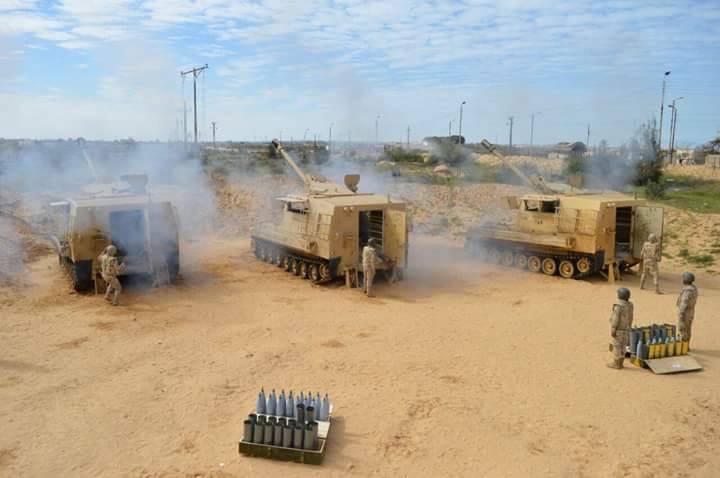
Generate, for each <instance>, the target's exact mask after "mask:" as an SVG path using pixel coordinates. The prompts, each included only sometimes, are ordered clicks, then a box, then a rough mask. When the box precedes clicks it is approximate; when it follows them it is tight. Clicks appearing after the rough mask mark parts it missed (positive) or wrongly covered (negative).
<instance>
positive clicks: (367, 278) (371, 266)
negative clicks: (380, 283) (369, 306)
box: [362, 238, 377, 297]
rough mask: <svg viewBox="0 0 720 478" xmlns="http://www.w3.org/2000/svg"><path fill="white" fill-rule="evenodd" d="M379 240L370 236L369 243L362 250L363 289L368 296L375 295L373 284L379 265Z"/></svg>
mask: <svg viewBox="0 0 720 478" xmlns="http://www.w3.org/2000/svg"><path fill="white" fill-rule="evenodd" d="M376 245H377V241H376V240H375V238H370V240H369V241H368V243H367V245H366V246H365V247H363V250H362V267H363V291H364V292H365V294H367V296H368V297H373V293H372V285H373V280H374V279H375V271H376V265H377V250H376V248H375V247H376Z"/></svg>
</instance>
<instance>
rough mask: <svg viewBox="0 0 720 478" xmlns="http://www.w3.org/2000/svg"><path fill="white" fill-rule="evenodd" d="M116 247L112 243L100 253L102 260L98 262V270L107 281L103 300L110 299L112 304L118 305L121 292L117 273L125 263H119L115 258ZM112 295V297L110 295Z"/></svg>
mask: <svg viewBox="0 0 720 478" xmlns="http://www.w3.org/2000/svg"><path fill="white" fill-rule="evenodd" d="M116 255H117V248H116V247H115V246H113V245H110V246H108V247H107V248H106V249H105V252H104V253H103V254H101V256H100V257H102V262H101V264H100V271H101V274H102V278H103V280H104V281H105V283H107V289H106V290H105V300H107V301H110V300H112V305H119V303H120V302H119V299H120V293H121V292H122V286H121V285H120V281H119V280H118V274H120V273H121V272H123V270H124V269H125V264H121V263H119V262H118V260H117V257H116ZM111 296H112V297H111Z"/></svg>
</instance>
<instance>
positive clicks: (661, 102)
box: [658, 71, 670, 152]
mask: <svg viewBox="0 0 720 478" xmlns="http://www.w3.org/2000/svg"><path fill="white" fill-rule="evenodd" d="M669 74H670V72H669V71H666V72H665V74H664V75H663V86H662V96H660V132H659V133H658V146H659V147H658V149H659V150H660V152H662V127H663V107H664V106H665V80H666V79H667V77H668V75H669Z"/></svg>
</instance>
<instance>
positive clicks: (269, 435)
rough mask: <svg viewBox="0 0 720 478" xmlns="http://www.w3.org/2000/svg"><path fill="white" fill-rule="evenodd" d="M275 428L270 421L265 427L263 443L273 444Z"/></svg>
mask: <svg viewBox="0 0 720 478" xmlns="http://www.w3.org/2000/svg"><path fill="white" fill-rule="evenodd" d="M274 430H275V426H274V425H273V424H272V423H268V424H266V425H265V427H264V432H265V433H264V434H263V443H265V444H266V445H272V444H273V433H274Z"/></svg>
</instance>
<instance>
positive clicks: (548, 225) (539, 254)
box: [465, 140, 663, 279]
mask: <svg viewBox="0 0 720 478" xmlns="http://www.w3.org/2000/svg"><path fill="white" fill-rule="evenodd" d="M482 145H483V146H484V147H485V148H486V149H487V150H488V151H490V153H491V154H493V155H495V156H496V157H497V158H499V159H500V160H501V161H502V162H503V164H505V166H507V167H508V168H510V169H511V170H512V171H513V172H514V173H515V174H516V175H517V176H519V177H520V178H521V179H522V180H523V182H525V183H526V184H527V185H529V186H530V187H531V188H533V189H534V190H535V192H536V193H535V194H527V195H523V196H509V197H504V198H503V205H504V206H505V207H506V208H507V209H509V210H510V211H511V212H512V213H514V214H513V218H512V219H511V220H509V221H493V222H490V223H485V224H481V225H478V226H474V227H471V228H470V229H469V230H468V232H467V235H466V238H465V248H466V250H468V251H469V252H471V253H472V254H473V255H476V256H478V257H480V258H481V259H483V260H485V261H487V262H490V263H493V264H502V265H504V266H508V267H517V268H519V269H528V270H530V271H532V272H543V273H544V274H547V275H554V274H559V275H560V276H562V277H565V278H579V277H584V276H588V275H590V274H593V273H596V272H600V273H602V274H605V275H606V276H607V277H608V278H610V279H613V278H614V275H615V274H616V272H617V271H618V270H622V269H624V268H626V267H630V266H633V265H635V264H637V263H639V262H640V252H641V249H642V246H643V243H644V242H645V241H646V240H647V237H648V235H649V234H650V233H654V234H655V235H656V236H657V237H658V238H659V239H661V238H662V229H663V209H662V208H660V207H652V206H648V205H647V204H646V202H645V201H642V200H637V199H634V198H632V197H630V196H627V195H625V194H621V193H617V192H597V191H595V192H594V191H572V192H571V193H560V192H558V191H557V190H555V189H553V188H551V187H550V186H548V185H547V184H546V183H545V182H544V181H543V179H542V178H540V177H536V178H530V177H528V176H526V175H525V174H524V173H523V172H522V171H520V170H519V169H517V168H516V167H515V166H514V165H512V164H510V163H509V162H508V161H506V159H505V158H504V157H503V156H502V155H501V154H499V153H498V152H497V151H495V147H494V146H493V145H492V144H490V142H488V141H487V140H483V141H482ZM661 240H662V239H661Z"/></svg>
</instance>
